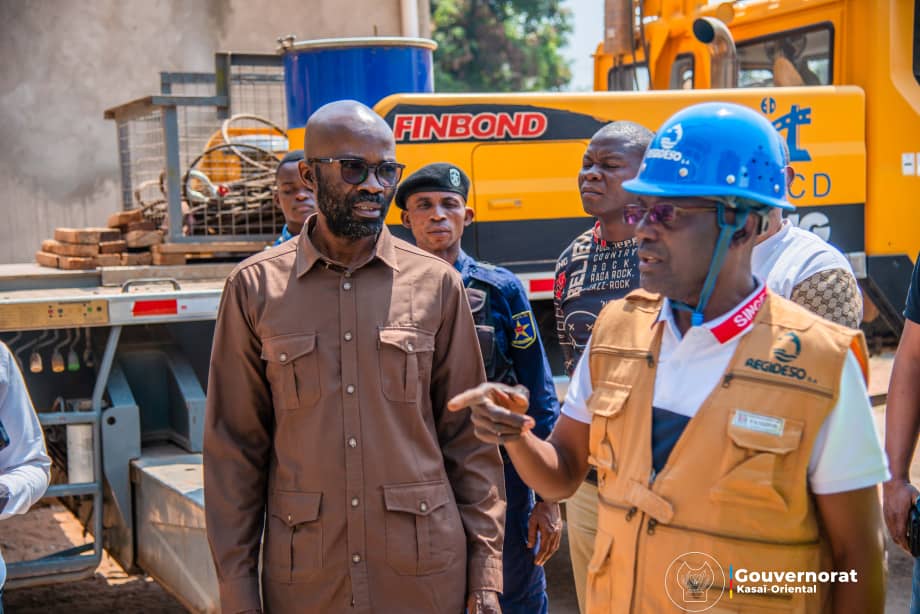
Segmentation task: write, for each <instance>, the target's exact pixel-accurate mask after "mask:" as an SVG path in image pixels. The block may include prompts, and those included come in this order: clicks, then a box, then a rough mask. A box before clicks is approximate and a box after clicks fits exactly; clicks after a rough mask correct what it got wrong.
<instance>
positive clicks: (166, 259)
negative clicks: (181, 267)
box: [153, 252, 185, 265]
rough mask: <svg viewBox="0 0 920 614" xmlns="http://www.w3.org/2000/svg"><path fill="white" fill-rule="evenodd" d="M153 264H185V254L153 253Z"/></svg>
mask: <svg viewBox="0 0 920 614" xmlns="http://www.w3.org/2000/svg"><path fill="white" fill-rule="evenodd" d="M153 264H156V265H176V264H185V254H162V253H160V252H153Z"/></svg>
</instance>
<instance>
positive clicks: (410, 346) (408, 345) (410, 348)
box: [406, 343, 415, 352]
mask: <svg viewBox="0 0 920 614" xmlns="http://www.w3.org/2000/svg"><path fill="white" fill-rule="evenodd" d="M406 349H407V350H409V351H410V352H412V351H414V350H415V348H414V347H413V346H412V344H411V343H407V344H406Z"/></svg>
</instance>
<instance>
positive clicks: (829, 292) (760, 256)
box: [751, 134, 863, 328]
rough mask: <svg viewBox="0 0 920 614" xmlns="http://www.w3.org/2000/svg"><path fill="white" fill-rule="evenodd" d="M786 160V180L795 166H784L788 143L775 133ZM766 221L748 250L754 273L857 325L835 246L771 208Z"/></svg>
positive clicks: (851, 281) (858, 301) (856, 307)
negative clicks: (751, 247)
mask: <svg viewBox="0 0 920 614" xmlns="http://www.w3.org/2000/svg"><path fill="white" fill-rule="evenodd" d="M777 138H778V139H779V140H780V144H781V145H782V150H783V155H784V156H785V162H786V186H787V187H788V186H789V185H790V184H791V183H792V180H793V178H794V177H795V171H794V170H793V168H792V167H791V166H789V148H788V146H787V145H786V141H785V139H783V138H782V136H780V135H779V134H777ZM767 220H768V224H769V225H768V226H767V230H766V232H764V233H763V234H762V235H761V236H760V237H758V239H757V244H756V245H755V246H754V252H753V253H752V254H751V268H752V270H753V272H754V275H755V276H756V277H757V278H758V279H760V280H762V281H763V282H764V283H766V284H767V287H768V288H770V289H771V290H773V291H774V292H776V293H777V294H779V295H780V296H782V297H783V298H788V299H789V300H791V301H792V302H794V303H798V304H799V305H801V306H802V307H804V308H805V309H807V310H809V311H811V312H812V313H815V314H817V315H819V316H821V317H822V318H824V319H826V320H830V321H831V322H836V323H837V324H843V325H844V326H849V327H850V328H859V323H860V322H862V315H863V299H862V294H861V293H860V291H859V284H858V283H857V282H856V276H855V275H853V269H852V268H851V267H850V263H849V262H848V261H847V259H846V257H844V255H843V254H842V253H840V251H839V250H837V248H835V247H834V246H833V245H830V244H829V243H828V242H827V241H825V240H824V239H822V238H821V237H819V236H818V235H816V234H815V233H813V232H809V231H807V230H803V229H801V228H798V227H797V226H795V225H793V224H792V222H790V221H789V220H788V219H786V220H784V219H783V214H782V212H781V211H780V210H779V209H771V210H770V214H769V215H768V216H767Z"/></svg>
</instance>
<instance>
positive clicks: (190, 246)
mask: <svg viewBox="0 0 920 614" xmlns="http://www.w3.org/2000/svg"><path fill="white" fill-rule="evenodd" d="M267 245H268V243H266V242H265V241H209V242H207V243H163V244H162V245H157V246H156V247H155V248H154V252H160V253H161V254H202V253H204V254H217V253H234V254H235V253H248V254H255V253H257V252H261V251H262V250H263V249H265V247H266V246H267Z"/></svg>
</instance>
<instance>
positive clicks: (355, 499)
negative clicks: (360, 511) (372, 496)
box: [351, 497, 359, 507]
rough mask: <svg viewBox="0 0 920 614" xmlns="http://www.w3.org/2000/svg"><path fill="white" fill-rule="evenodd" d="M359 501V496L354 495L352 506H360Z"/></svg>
mask: <svg viewBox="0 0 920 614" xmlns="http://www.w3.org/2000/svg"><path fill="white" fill-rule="evenodd" d="M358 503H359V501H358V497H352V498H351V506H352V507H358Z"/></svg>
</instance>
